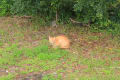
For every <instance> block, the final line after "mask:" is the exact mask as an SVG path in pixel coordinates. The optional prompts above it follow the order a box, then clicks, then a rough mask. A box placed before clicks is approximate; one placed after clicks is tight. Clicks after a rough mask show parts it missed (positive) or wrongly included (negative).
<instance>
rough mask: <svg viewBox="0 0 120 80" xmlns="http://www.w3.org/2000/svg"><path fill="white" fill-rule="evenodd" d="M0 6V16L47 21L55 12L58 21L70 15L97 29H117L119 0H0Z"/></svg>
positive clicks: (119, 13)
mask: <svg viewBox="0 0 120 80" xmlns="http://www.w3.org/2000/svg"><path fill="white" fill-rule="evenodd" d="M0 8H1V11H0V16H1V15H6V14H8V13H10V14H12V15H21V16H22V15H32V16H39V17H40V18H42V19H44V20H45V22H48V21H51V20H55V19H56V14H57V16H58V22H66V21H69V18H71V17H72V18H74V19H76V20H77V21H80V22H82V23H84V24H86V23H87V24H90V26H92V28H94V29H97V30H98V29H102V30H103V29H113V30H114V29H115V28H117V29H118V27H115V25H114V24H119V23H120V1H119V0H108V1H107V0H1V1H0ZM113 23H114V24H113Z"/></svg>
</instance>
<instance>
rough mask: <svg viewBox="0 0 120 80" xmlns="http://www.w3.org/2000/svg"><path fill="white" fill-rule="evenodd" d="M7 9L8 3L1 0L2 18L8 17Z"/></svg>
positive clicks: (0, 12) (0, 13)
mask: <svg viewBox="0 0 120 80" xmlns="http://www.w3.org/2000/svg"><path fill="white" fill-rule="evenodd" d="M7 7H8V4H7V1H6V0H0V16H4V15H6V12H7Z"/></svg>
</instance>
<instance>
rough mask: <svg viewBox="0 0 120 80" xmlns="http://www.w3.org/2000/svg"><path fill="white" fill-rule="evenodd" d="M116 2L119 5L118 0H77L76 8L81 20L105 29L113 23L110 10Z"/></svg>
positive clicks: (78, 17)
mask: <svg viewBox="0 0 120 80" xmlns="http://www.w3.org/2000/svg"><path fill="white" fill-rule="evenodd" d="M115 4H116V5H118V1H117V0H109V1H106V0H76V4H75V5H74V10H75V12H76V14H77V19H78V20H79V21H81V22H83V23H93V24H96V25H97V26H99V28H101V29H104V28H107V27H108V26H109V25H110V24H111V19H110V17H111V16H110V12H111V11H110V10H111V7H113V5H115ZM116 12H117V11H116ZM116 12H115V13H116Z"/></svg>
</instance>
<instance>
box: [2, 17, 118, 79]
mask: <svg viewBox="0 0 120 80" xmlns="http://www.w3.org/2000/svg"><path fill="white" fill-rule="evenodd" d="M58 34H64V35H66V36H68V37H69V39H70V40H71V42H72V43H71V47H70V49H67V50H62V49H52V48H51V46H50V45H49V42H48V36H49V35H58ZM119 74H120V39H119V37H117V36H116V37H114V38H113V37H111V35H110V34H108V33H107V32H105V31H103V32H96V33H95V32H90V31H87V30H85V29H84V28H80V27H78V26H75V27H71V26H70V25H66V26H64V27H63V26H59V27H57V28H54V27H40V26H39V24H35V23H34V24H33V23H31V22H28V21H27V20H25V19H19V18H18V19H17V18H10V17H2V18H0V80H30V79H33V80H120V76H119Z"/></svg>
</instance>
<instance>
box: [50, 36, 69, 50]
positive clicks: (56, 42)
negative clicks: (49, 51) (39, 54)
mask: <svg viewBox="0 0 120 80" xmlns="http://www.w3.org/2000/svg"><path fill="white" fill-rule="evenodd" d="M49 43H50V44H51V45H52V46H53V48H57V47H59V48H69V47H70V40H69V39H68V38H67V37H66V36H64V35H60V36H56V37H50V36H49Z"/></svg>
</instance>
